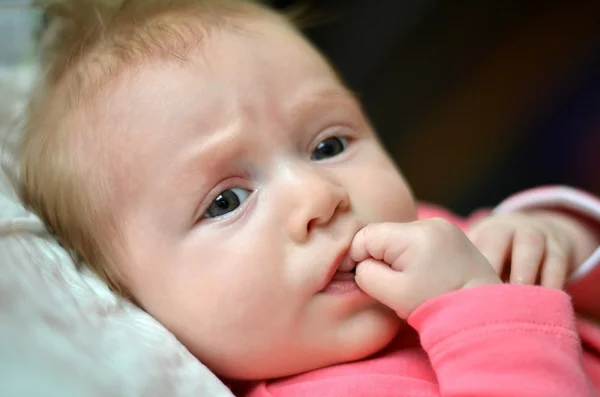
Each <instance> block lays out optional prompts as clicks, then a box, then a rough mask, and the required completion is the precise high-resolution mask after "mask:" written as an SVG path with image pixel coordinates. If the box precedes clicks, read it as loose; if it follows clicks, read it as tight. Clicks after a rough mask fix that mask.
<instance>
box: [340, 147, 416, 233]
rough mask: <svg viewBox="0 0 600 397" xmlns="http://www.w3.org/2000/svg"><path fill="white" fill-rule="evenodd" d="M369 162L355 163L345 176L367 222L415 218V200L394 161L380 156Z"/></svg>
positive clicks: (356, 209)
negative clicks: (367, 164)
mask: <svg viewBox="0 0 600 397" xmlns="http://www.w3.org/2000/svg"><path fill="white" fill-rule="evenodd" d="M378 157H381V156H378ZM370 164H371V165H370V166H363V167H356V169H354V170H352V171H351V172H350V173H349V175H348V176H347V177H348V180H349V186H351V187H349V193H350V197H351V199H352V203H353V207H354V209H355V211H356V212H357V213H358V214H360V215H361V216H364V218H365V219H363V220H364V221H367V222H369V223H374V222H411V221H414V220H416V219H417V210H416V203H415V200H414V198H413V195H412V192H411V191H410V187H409V186H408V184H407V183H406V181H405V180H404V178H403V176H402V175H401V174H400V172H399V171H398V170H397V169H396V167H395V166H394V165H393V163H392V162H391V161H389V160H387V158H379V159H378V160H377V161H371V163H370Z"/></svg>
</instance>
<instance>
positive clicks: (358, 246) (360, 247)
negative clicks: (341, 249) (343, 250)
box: [348, 223, 410, 265]
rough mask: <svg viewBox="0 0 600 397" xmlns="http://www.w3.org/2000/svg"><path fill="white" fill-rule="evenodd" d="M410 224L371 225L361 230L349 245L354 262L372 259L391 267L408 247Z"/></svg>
mask: <svg viewBox="0 0 600 397" xmlns="http://www.w3.org/2000/svg"><path fill="white" fill-rule="evenodd" d="M409 225H410V224H402V223H373V224H370V225H367V226H366V227H364V228H362V229H361V230H360V231H359V232H358V233H356V236H354V239H353V240H352V243H351V244H350V249H349V252H348V254H349V256H350V258H351V259H352V260H353V261H355V262H361V261H363V260H365V259H369V258H374V259H377V260H379V261H383V262H385V263H387V264H389V265H392V264H393V263H394V262H395V261H396V260H397V259H398V258H399V257H400V256H401V255H402V253H403V252H404V250H405V249H406V248H407V247H408V245H409V238H410V232H409V229H410V226H409Z"/></svg>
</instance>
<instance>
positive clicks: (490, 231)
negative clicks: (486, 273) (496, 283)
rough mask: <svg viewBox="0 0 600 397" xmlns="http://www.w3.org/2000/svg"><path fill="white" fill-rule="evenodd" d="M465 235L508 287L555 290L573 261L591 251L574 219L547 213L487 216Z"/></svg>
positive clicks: (585, 237) (585, 233)
mask: <svg viewBox="0 0 600 397" xmlns="http://www.w3.org/2000/svg"><path fill="white" fill-rule="evenodd" d="M467 235H468V236H469V238H470V239H471V241H473V244H475V246H476V247H477V248H479V250H480V251H481V252H482V253H483V254H484V255H485V257H486V258H487V259H488V261H489V262H490V264H491V265H492V266H493V267H494V269H496V271H497V273H498V274H501V275H502V274H504V275H507V278H508V280H509V281H510V282H511V283H514V284H535V283H537V282H539V283H540V284H541V285H543V286H545V287H550V288H559V289H562V288H563V286H564V284H565V280H566V279H567V277H568V276H569V273H570V272H571V271H572V270H573V266H574V263H575V262H576V260H579V259H581V258H583V259H585V258H586V255H590V254H591V253H592V251H593V249H594V248H595V245H594V240H592V237H593V236H590V235H589V233H588V232H587V230H584V229H583V226H582V225H580V224H579V223H577V221H576V220H575V219H573V218H571V217H569V216H566V215H563V214H560V213H556V212H550V211H538V212H514V213H509V214H501V215H491V216H489V217H486V218H483V219H482V220H480V221H479V222H477V223H475V224H474V225H473V226H472V227H471V228H470V230H469V231H468V232H467ZM588 240H590V241H589V242H588ZM584 251H586V252H584ZM588 251H589V252H588ZM579 257H581V258H579ZM507 265H509V266H510V269H507V268H506V267H507ZM509 271H510V274H508V273H509Z"/></svg>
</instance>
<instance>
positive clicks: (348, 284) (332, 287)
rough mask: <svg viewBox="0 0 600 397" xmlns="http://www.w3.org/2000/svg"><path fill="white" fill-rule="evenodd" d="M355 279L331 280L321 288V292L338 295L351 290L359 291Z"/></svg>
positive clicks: (351, 291)
mask: <svg viewBox="0 0 600 397" xmlns="http://www.w3.org/2000/svg"><path fill="white" fill-rule="evenodd" d="M360 291H361V289H360V288H358V285H357V284H356V281H354V279H352V280H332V281H331V282H330V283H329V284H327V286H326V287H325V288H323V289H322V290H321V292H322V293H325V294H332V295H340V294H348V293H353V292H360Z"/></svg>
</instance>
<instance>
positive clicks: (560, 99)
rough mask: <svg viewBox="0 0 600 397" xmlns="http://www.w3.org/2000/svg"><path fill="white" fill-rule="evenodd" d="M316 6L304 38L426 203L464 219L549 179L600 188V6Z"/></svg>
mask: <svg viewBox="0 0 600 397" xmlns="http://www.w3.org/2000/svg"><path fill="white" fill-rule="evenodd" d="M272 3H273V4H274V5H275V6H277V7H281V8H284V7H286V6H289V5H290V4H292V5H293V4H297V2H295V1H293V0H279V1H278V0H273V1H272ZM305 4H306V3H305ZM310 4H311V5H312V6H311V11H310V12H309V13H308V15H309V16H311V17H312V18H311V19H312V20H313V23H317V22H318V24H317V25H316V26H314V27H312V28H309V29H307V30H306V33H307V34H308V35H309V37H310V39H311V40H312V41H313V42H314V43H315V44H316V46H317V47H319V48H320V49H321V50H322V51H323V52H324V53H325V54H326V55H327V56H328V57H329V58H330V59H331V60H332V61H333V63H334V64H335V65H336V66H337V67H338V69H339V70H340V72H341V74H342V75H343V76H344V77H345V79H346V81H347V83H348V84H349V86H350V87H351V88H352V89H353V90H355V91H356V92H357V93H358V94H359V96H360V97H361V99H362V100H363V103H364V106H365V108H366V111H367V113H368V114H369V116H370V118H371V120H372V122H373V124H374V125H375V127H376V128H377V130H378V132H379V134H380V136H381V137H382V139H383V141H384V142H385V144H386V146H387V148H388V150H389V151H390V153H391V154H392V156H393V157H394V159H395V160H396V161H397V163H398V165H399V166H400V168H401V169H402V172H403V173H404V174H405V176H406V177H407V179H408V180H409V181H410V183H411V185H412V186H413V188H414V190H415V193H416V195H417V197H418V198H419V199H421V200H425V201H431V202H435V203H438V204H441V205H445V206H447V207H449V208H451V209H453V210H454V211H457V212H459V213H462V214H467V213H469V212H470V211H471V210H473V209H474V208H476V207H482V206H493V205H495V204H496V203H498V202H499V201H500V200H502V199H503V198H504V197H506V196H507V195H509V194H511V193H514V192H516V191H519V190H522V189H525V188H528V187H532V186H537V185H541V184H568V185H572V186H575V187H580V188H583V189H586V190H588V191H590V192H592V193H595V194H600V1H499V0H493V1H476V0H468V1H441V0H410V1H409V0H322V1H313V2H311V3H310Z"/></svg>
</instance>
